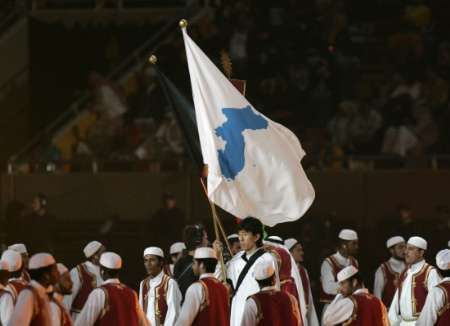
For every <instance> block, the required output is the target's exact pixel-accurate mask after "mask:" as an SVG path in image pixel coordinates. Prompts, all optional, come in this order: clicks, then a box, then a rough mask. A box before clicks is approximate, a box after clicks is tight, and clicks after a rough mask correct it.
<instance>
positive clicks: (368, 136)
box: [350, 104, 383, 153]
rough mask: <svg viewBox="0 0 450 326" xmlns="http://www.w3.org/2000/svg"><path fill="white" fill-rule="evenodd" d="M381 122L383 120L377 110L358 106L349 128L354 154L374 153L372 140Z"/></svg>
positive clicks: (365, 105)
mask: <svg viewBox="0 0 450 326" xmlns="http://www.w3.org/2000/svg"><path fill="white" fill-rule="evenodd" d="M382 122H383V118H382V117H381V115H380V113H379V112H378V111H377V110H375V109H372V108H370V106H369V105H368V104H361V105H360V106H359V109H358V110H357V112H356V114H355V116H354V118H353V122H352V125H351V127H350V133H351V137H352V143H353V147H354V149H355V151H356V152H359V153H370V152H371V151H372V152H374V148H373V142H374V140H375V139H374V138H375V136H376V133H377V132H378V130H379V129H380V128H381V126H382Z"/></svg>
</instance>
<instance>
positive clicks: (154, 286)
mask: <svg viewBox="0 0 450 326" xmlns="http://www.w3.org/2000/svg"><path fill="white" fill-rule="evenodd" d="M236 231H237V233H235V234H230V235H229V236H228V237H227V239H226V241H224V242H221V241H219V240H218V239H216V240H215V241H213V242H212V243H211V242H210V241H209V240H208V235H207V232H206V229H205V228H204V227H203V226H202V225H201V224H195V225H187V226H186V227H185V228H184V230H183V242H175V243H173V244H172V245H171V246H170V249H169V250H168V252H164V250H163V249H161V248H160V247H158V246H155V244H152V246H149V247H147V248H145V249H144V250H143V253H142V262H143V265H144V267H145V270H146V272H147V276H146V277H145V278H144V279H143V280H142V281H141V282H140V284H139V286H138V287H137V288H138V293H136V292H135V291H134V290H133V289H132V288H130V287H128V286H127V285H125V284H124V283H122V282H121V281H120V279H121V276H122V275H123V274H126V271H127V266H124V265H123V262H122V258H121V257H120V256H119V255H118V254H117V253H115V252H113V251H111V250H112V248H106V247H105V245H104V244H102V243H100V242H98V241H91V242H89V243H88V244H87V245H86V246H85V247H84V249H83V254H84V256H85V261H82V262H80V263H79V264H77V265H76V266H75V267H73V268H72V269H71V270H69V269H68V268H67V267H66V266H65V265H64V264H63V263H62V262H59V261H56V260H55V258H54V256H53V255H52V254H51V253H47V252H41V253H35V254H33V255H29V252H28V250H27V247H26V245H25V244H23V243H16V244H12V245H10V246H8V249H7V250H5V251H4V252H3V253H2V255H1V260H0V323H1V324H2V325H11V326H16V325H17V326H25V325H49V326H50V325H64V326H66V325H79V326H89V325H108V326H112V325H118V326H122V325H131V326H133V325H180V326H182V325H224V326H225V325H233V326H241V325H242V326H253V325H274V326H277V325H279V326H290V325H325V326H328V325H341V324H345V325H365V326H370V325H374V326H380V325H393V326H395V325H397V326H398V325H400V326H412V325H417V326H422V325H423V326H431V325H439V326H440V325H448V323H449V322H450V302H449V301H448V300H449V298H450V249H448V248H446V249H442V248H441V249H442V250H439V251H438V253H437V254H436V256H435V264H434V262H427V261H426V260H425V253H426V252H427V250H428V249H429V248H428V243H427V241H426V240H425V239H424V238H423V237H420V236H417V235H415V236H411V237H410V238H409V239H408V240H407V241H406V240H405V239H404V238H403V237H402V236H400V235H397V236H393V237H390V238H389V239H387V241H386V249H387V250H388V252H389V253H390V258H389V259H388V260H386V261H384V262H382V263H381V264H380V265H379V267H378V268H377V270H376V271H374V274H375V281H374V286H373V294H371V293H370V292H369V290H368V287H367V286H366V285H367V281H366V280H367V278H368V275H367V272H363V271H362V270H360V267H359V263H358V256H359V255H360V253H359V252H358V251H359V237H358V233H357V232H356V231H354V230H351V229H342V230H341V231H340V232H339V233H338V236H337V240H338V246H337V251H336V252H335V253H334V254H332V255H330V256H328V257H326V258H325V259H324V260H323V262H322V264H321V269H320V275H311V274H309V273H308V271H307V270H306V268H305V265H304V253H305V252H304V248H303V246H302V243H301V242H300V241H299V240H298V239H295V238H288V239H285V240H283V239H282V238H281V237H279V236H276V235H270V236H268V235H267V234H266V230H265V228H264V226H263V224H262V223H261V222H260V221H259V220H258V219H256V218H253V217H247V218H245V219H243V220H242V221H241V222H240V223H239V224H238V226H237V230H236ZM448 246H449V247H450V241H449V243H448ZM365 254H368V253H365ZM30 256H31V257H30ZM316 278H317V279H318V278H320V288H321V291H320V295H319V298H316V299H319V302H320V303H319V304H317V302H318V301H317V300H314V299H315V298H314V295H313V292H312V291H311V280H313V279H316ZM316 306H317V309H316Z"/></svg>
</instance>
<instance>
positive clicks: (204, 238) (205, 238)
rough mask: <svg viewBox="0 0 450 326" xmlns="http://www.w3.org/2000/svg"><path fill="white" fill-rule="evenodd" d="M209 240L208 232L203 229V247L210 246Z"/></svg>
mask: <svg viewBox="0 0 450 326" xmlns="http://www.w3.org/2000/svg"><path fill="white" fill-rule="evenodd" d="M208 245H209V241H208V233H206V231H203V238H202V245H201V247H208Z"/></svg>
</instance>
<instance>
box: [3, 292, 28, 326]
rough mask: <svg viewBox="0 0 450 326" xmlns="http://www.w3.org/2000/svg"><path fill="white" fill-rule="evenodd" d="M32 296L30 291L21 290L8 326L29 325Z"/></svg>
mask: <svg viewBox="0 0 450 326" xmlns="http://www.w3.org/2000/svg"><path fill="white" fill-rule="evenodd" d="M33 307H34V296H33V293H32V292H31V291H30V290H23V291H22V292H20V294H19V298H18V299H17V303H16V306H15V307H14V312H13V314H12V316H11V320H10V321H9V324H8V326H24V325H29V324H30V322H31V319H32V318H33Z"/></svg>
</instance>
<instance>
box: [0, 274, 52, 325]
mask: <svg viewBox="0 0 450 326" xmlns="http://www.w3.org/2000/svg"><path fill="white" fill-rule="evenodd" d="M30 285H31V286H32V287H33V288H34V289H36V291H37V294H38V296H39V297H40V299H41V300H42V302H43V306H42V309H44V310H45V312H44V315H45V316H47V317H48V320H46V321H45V325H49V326H50V325H51V326H53V323H52V318H51V315H52V311H51V308H50V299H49V297H48V294H49V293H50V292H52V290H53V288H52V287H51V286H50V287H48V288H44V287H43V286H42V285H41V284H39V283H38V282H36V281H31V282H30ZM35 300H36V298H35V296H34V294H33V292H31V291H30V290H28V289H24V290H23V291H22V292H20V294H19V297H18V298H17V303H16V306H15V307H14V312H13V314H12V316H11V319H10V321H9V324H8V326H27V325H30V322H31V321H32V319H33V309H34V306H35Z"/></svg>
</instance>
